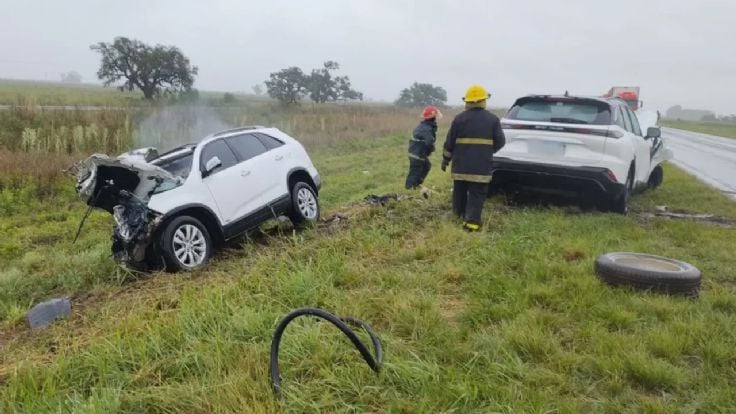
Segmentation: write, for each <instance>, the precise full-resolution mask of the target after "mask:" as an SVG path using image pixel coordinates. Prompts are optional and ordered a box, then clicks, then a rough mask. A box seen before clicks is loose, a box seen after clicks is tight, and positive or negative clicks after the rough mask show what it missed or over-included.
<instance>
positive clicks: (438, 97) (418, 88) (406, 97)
mask: <svg viewBox="0 0 736 414" xmlns="http://www.w3.org/2000/svg"><path fill="white" fill-rule="evenodd" d="M445 102H447V91H445V89H444V88H442V87H441V86H434V85H432V84H429V83H418V82H414V83H413V84H412V85H411V86H410V87H408V88H405V89H404V90H402V91H401V93H400V94H399V99H397V100H396V105H399V106H426V105H435V106H443V105H444V104H445Z"/></svg>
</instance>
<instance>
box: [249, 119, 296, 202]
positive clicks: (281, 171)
mask: <svg viewBox="0 0 736 414" xmlns="http://www.w3.org/2000/svg"><path fill="white" fill-rule="evenodd" d="M254 135H256V136H257V137H258V139H259V140H260V141H261V143H262V144H263V145H264V146H265V147H266V149H267V150H268V152H267V154H266V157H267V158H269V159H271V160H272V161H273V175H274V178H275V179H276V182H275V183H274V186H273V187H271V188H270V189H269V192H268V197H269V198H270V199H271V200H276V199H278V198H280V197H283V196H285V195H288V194H289V191H291V189H290V188H288V187H287V176H288V174H289V170H290V169H291V168H292V167H293V165H294V160H293V158H292V156H293V154H292V152H291V150H292V147H289V146H288V145H285V144H284V142H283V141H281V140H279V139H278V138H274V137H272V136H271V135H267V134H263V133H257V134H254Z"/></svg>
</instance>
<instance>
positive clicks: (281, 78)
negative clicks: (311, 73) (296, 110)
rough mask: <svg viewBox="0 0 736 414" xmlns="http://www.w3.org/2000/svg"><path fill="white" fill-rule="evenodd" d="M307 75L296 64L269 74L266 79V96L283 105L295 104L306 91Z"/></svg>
mask: <svg viewBox="0 0 736 414" xmlns="http://www.w3.org/2000/svg"><path fill="white" fill-rule="evenodd" d="M307 84H308V80H307V76H306V75H305V74H304V72H302V70H301V69H299V68H298V67H296V66H292V67H290V68H286V69H282V70H280V71H278V72H274V73H272V74H270V75H269V80H267V81H266V89H267V90H268V96H270V97H271V98H273V99H276V100H277V101H279V102H281V103H282V104H283V105H296V104H298V103H299V101H300V100H301V99H302V98H303V97H304V95H305V94H306V92H307Z"/></svg>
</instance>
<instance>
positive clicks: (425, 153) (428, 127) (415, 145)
mask: <svg viewBox="0 0 736 414" xmlns="http://www.w3.org/2000/svg"><path fill="white" fill-rule="evenodd" d="M436 133H437V122H435V121H434V120H425V121H422V122H420V123H419V125H417V127H416V128H414V132H413V133H412V138H411V140H409V158H415V159H420V160H426V159H427V157H429V154H431V153H432V150H433V148H434V142H435V141H436V140H437V136H436Z"/></svg>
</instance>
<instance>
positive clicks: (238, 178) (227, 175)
mask: <svg viewBox="0 0 736 414" xmlns="http://www.w3.org/2000/svg"><path fill="white" fill-rule="evenodd" d="M214 157H217V158H218V159H219V160H220V165H219V166H217V167H215V168H214V169H213V170H211V171H209V172H207V171H206V168H205V166H206V165H207V163H208V162H209V161H210V160H212V159H213V158H214ZM199 159H200V166H199V167H200V169H201V171H202V174H203V177H204V178H203V179H202V181H203V182H204V184H205V185H206V186H207V189H208V190H209V192H210V194H211V195H212V198H213V199H214V200H215V204H216V205H217V208H218V210H219V211H220V217H221V218H222V221H223V224H225V225H226V224H228V223H230V222H232V221H233V219H234V218H236V217H237V216H238V214H239V210H240V209H241V208H242V206H243V196H244V195H243V194H242V193H241V192H238V191H233V190H232V189H233V188H234V187H236V186H238V184H239V183H241V182H242V180H243V176H242V174H241V169H240V168H239V167H238V164H239V163H238V159H237V158H236V157H235V153H233V151H232V150H231V149H230V147H229V146H228V145H227V144H226V143H225V141H224V140H223V139H218V140H216V141H212V142H210V143H208V144H206V145H205V146H204V148H202V154H201V155H200V157H199ZM205 175H206V176H205Z"/></svg>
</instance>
